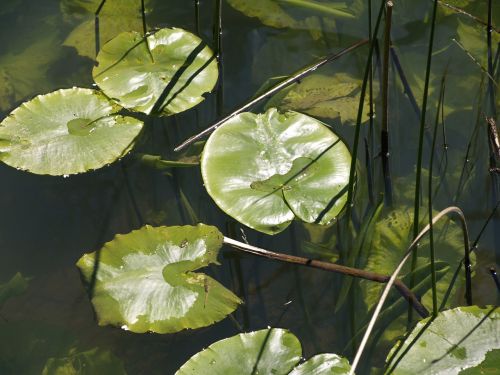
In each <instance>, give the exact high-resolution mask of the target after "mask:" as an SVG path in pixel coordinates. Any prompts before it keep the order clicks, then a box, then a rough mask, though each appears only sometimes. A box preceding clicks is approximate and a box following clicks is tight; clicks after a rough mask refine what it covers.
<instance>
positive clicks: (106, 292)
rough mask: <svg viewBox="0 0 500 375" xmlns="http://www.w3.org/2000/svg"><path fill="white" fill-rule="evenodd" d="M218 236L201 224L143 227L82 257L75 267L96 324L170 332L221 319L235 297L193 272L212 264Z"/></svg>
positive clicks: (219, 242) (234, 304)
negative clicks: (77, 268) (92, 306)
mask: <svg viewBox="0 0 500 375" xmlns="http://www.w3.org/2000/svg"><path fill="white" fill-rule="evenodd" d="M222 239H223V236H222V234H221V233H220V232H219V231H218V230H217V228H215V227H212V226H207V225H204V224H199V225H198V226H196V227H192V226H184V227H156V228H155V227H150V226H145V227H143V228H141V229H139V230H135V231H133V232H130V233H128V234H125V235H117V236H116V237H115V238H114V239H113V240H112V241H111V242H108V243H107V244H105V245H104V247H103V248H102V249H101V250H100V251H99V252H98V253H96V252H94V253H91V254H86V255H84V256H83V257H82V258H80V260H79V261H78V263H77V265H78V267H79V268H80V271H81V273H82V276H83V279H84V281H85V283H86V284H87V286H90V288H91V289H90V294H91V297H92V304H93V305H94V309H95V311H96V314H97V317H98V321H99V325H106V324H112V325H115V326H119V327H121V328H122V329H125V330H130V331H132V332H138V333H142V332H147V331H151V332H157V333H171V332H178V331H180V330H182V329H186V328H199V327H204V326H207V325H210V324H213V323H214V322H217V321H219V320H221V319H223V318H225V317H226V316H227V315H228V314H230V313H231V312H233V311H234V310H235V308H236V307H237V306H238V304H239V303H241V301H240V299H239V298H238V297H236V296H235V295H234V294H233V293H231V291H229V290H228V289H226V288H224V287H223V286H222V285H221V284H219V283H218V282H217V281H215V280H214V279H212V278H211V277H209V276H207V275H205V274H203V273H195V272H193V271H195V270H197V269H199V268H202V267H206V266H208V265H209V264H211V263H213V264H217V254H218V251H219V249H220V247H221V246H222ZM97 254H98V255H97ZM96 261H97V262H98V263H97V264H96ZM94 273H95V275H94ZM92 280H95V284H94V285H92Z"/></svg>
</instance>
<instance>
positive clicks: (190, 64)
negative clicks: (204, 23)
mask: <svg viewBox="0 0 500 375" xmlns="http://www.w3.org/2000/svg"><path fill="white" fill-rule="evenodd" d="M97 62H98V66H97V67H95V68H94V70H93V72H92V74H93V77H94V80H95V82H96V83H97V84H98V85H99V87H100V88H101V89H102V90H103V91H104V93H105V94H106V95H107V96H109V97H110V98H113V99H115V100H116V101H118V102H119V104H120V105H121V106H123V107H125V108H129V109H132V110H135V111H139V112H143V113H146V114H150V113H154V114H162V115H171V114H175V113H179V112H182V111H185V110H187V109H189V108H192V107H194V106H195V105H197V104H198V103H201V102H202V101H203V100H204V97H203V94H205V93H207V92H210V91H211V90H212V89H213V88H214V86H215V83H216V82H217V77H218V68H217V61H216V59H215V56H214V54H213V52H212V50H211V49H210V48H209V47H207V46H206V45H205V44H204V43H203V42H202V40H201V39H200V38H198V37H197V36H196V35H194V34H191V33H189V32H187V31H185V30H182V29H176V28H172V29H168V28H165V29H161V30H158V31H155V32H154V33H152V34H150V35H149V36H147V38H144V37H143V35H142V34H140V33H137V32H125V33H121V34H120V35H118V36H117V37H116V38H114V39H112V40H111V41H110V42H108V43H107V44H105V45H104V46H103V47H102V49H101V51H100V52H99V55H98V56H97Z"/></svg>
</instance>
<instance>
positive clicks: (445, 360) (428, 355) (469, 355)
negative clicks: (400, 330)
mask: <svg viewBox="0 0 500 375" xmlns="http://www.w3.org/2000/svg"><path fill="white" fill-rule="evenodd" d="M499 326H500V311H499V309H498V307H492V306H490V307H486V308H480V307H477V306H468V307H458V308H455V309H453V310H448V311H444V312H442V313H439V314H438V316H437V317H436V318H435V319H434V320H432V319H431V318H428V319H425V320H422V321H421V322H419V323H418V324H417V326H416V327H415V328H414V329H413V330H412V332H411V333H410V335H409V336H408V337H407V338H406V340H404V341H403V342H400V343H398V344H397V345H396V346H395V347H394V348H393V349H392V351H391V353H389V356H388V358H390V359H391V360H390V363H389V364H388V367H389V368H394V372H393V373H394V374H457V373H459V372H460V371H462V370H465V369H469V368H470V369H472V368H474V367H476V366H478V365H481V363H482V362H483V361H484V360H485V359H487V355H488V354H489V353H490V354H493V353H494V354H496V355H497V356H498V354H499V349H500V339H499V329H498V328H499ZM394 355H395V356H394ZM393 356H394V358H393ZM488 360H489V361H492V358H489V359H488ZM497 370H498V368H497ZM468 373H473V372H472V371H469V372H468ZM477 373H481V372H479V371H478V372H477Z"/></svg>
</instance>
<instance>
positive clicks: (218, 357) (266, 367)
mask: <svg viewBox="0 0 500 375" xmlns="http://www.w3.org/2000/svg"><path fill="white" fill-rule="evenodd" d="M301 355H302V348H301V345H300V342H299V340H298V339H297V337H295V335H293V334H292V333H290V332H289V331H287V330H285V329H281V328H268V329H263V330H260V331H254V332H249V333H241V334H239V335H236V336H233V337H229V338H227V339H223V340H220V341H217V342H215V343H213V344H212V345H210V346H209V347H208V348H207V349H204V350H202V351H201V352H199V353H197V354H195V355H194V356H192V357H191V358H190V359H189V360H188V361H187V362H186V363H184V365H182V367H181V368H180V369H179V370H178V371H177V372H176V375H188V374H189V375H191V374H206V375H212V374H242V375H246V374H248V375H250V374H273V375H286V374H290V375H300V374H311V375H322V374H347V373H348V372H349V369H350V366H349V363H348V362H347V360H346V359H344V358H342V357H339V356H337V355H336V354H320V355H317V356H314V357H313V358H311V359H309V360H308V361H307V362H305V363H303V364H301V365H299V366H297V367H295V368H294V366H296V365H297V364H298V363H299V361H300V357H301Z"/></svg>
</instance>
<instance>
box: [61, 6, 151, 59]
mask: <svg viewBox="0 0 500 375" xmlns="http://www.w3.org/2000/svg"><path fill="white" fill-rule="evenodd" d="M101 2H102V0H63V1H62V3H61V9H62V11H63V13H64V14H65V15H66V16H67V18H76V19H80V20H82V22H81V23H80V24H79V25H78V26H76V27H75V28H74V29H73V31H72V32H71V33H70V34H69V35H68V37H67V38H66V40H65V41H64V45H66V46H69V47H74V48H76V50H77V51H78V54H79V55H81V56H86V57H90V58H91V59H95V56H96V50H95V19H94V18H95V16H94V13H95V12H96V10H97V8H98V7H99V5H100V3H101ZM148 3H149V1H148V0H146V1H145V6H146V7H148ZM142 30H143V26H142V15H141V2H140V1H137V0H107V1H106V3H105V4H104V6H103V7H102V9H101V12H100V13H99V40H100V42H101V44H104V43H106V42H107V41H109V40H111V39H112V38H114V37H115V36H117V35H118V34H119V33H121V32H124V31H142Z"/></svg>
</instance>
